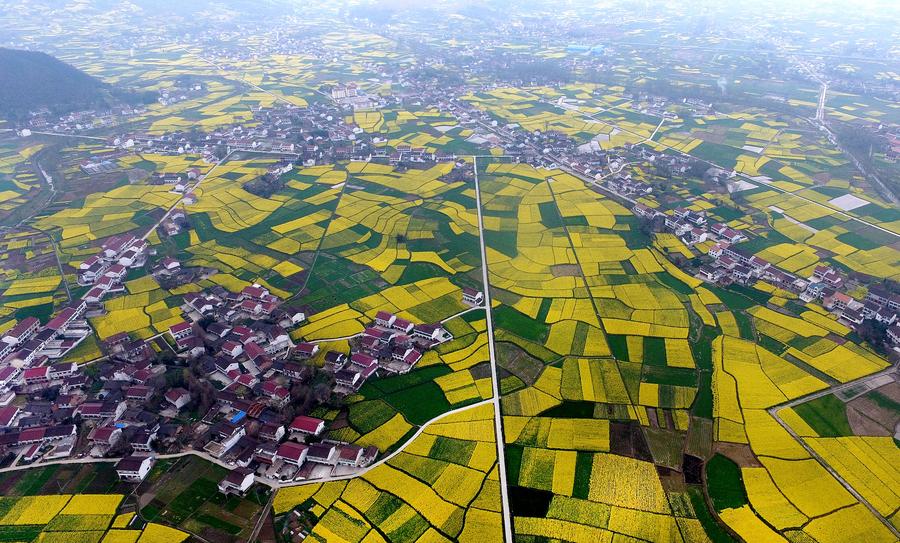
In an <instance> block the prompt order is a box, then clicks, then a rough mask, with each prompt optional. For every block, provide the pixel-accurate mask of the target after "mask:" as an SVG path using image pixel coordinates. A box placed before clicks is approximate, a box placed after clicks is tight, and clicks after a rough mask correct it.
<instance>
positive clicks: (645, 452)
mask: <svg viewBox="0 0 900 543" xmlns="http://www.w3.org/2000/svg"><path fill="white" fill-rule="evenodd" d="M609 452H611V453H613V454H618V455H621V456H628V457H630V458H636V459H638V460H644V461H645V462H653V457H652V456H651V455H650V447H649V446H648V445H647V441H646V439H644V432H642V431H641V427H640V426H639V425H638V424H636V423H635V422H634V421H631V422H611V423H610V425H609Z"/></svg>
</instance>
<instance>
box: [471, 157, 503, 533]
mask: <svg viewBox="0 0 900 543" xmlns="http://www.w3.org/2000/svg"><path fill="white" fill-rule="evenodd" d="M472 167H473V168H474V170H475V206H476V208H477V210H478V243H479V245H480V246H481V272H482V289H483V292H484V310H485V313H486V315H485V317H486V321H487V335H488V353H489V355H490V359H491V385H492V386H493V389H494V396H493V398H491V403H493V404H494V436H495V440H494V441H496V442H497V462H498V463H499V469H498V470H497V471H498V473H499V474H500V502H501V505H502V507H503V509H502V512H503V514H502V517H503V534H504V541H507V542H508V543H511V542H512V541H513V536H512V511H510V509H509V494H508V493H507V489H506V454H505V452H506V451H505V449H504V446H503V445H504V439H503V418H502V416H501V413H500V378H499V376H498V375H497V373H498V372H497V356H496V353H495V352H494V322H493V321H494V318H493V316H492V315H491V284H490V281H489V280H488V259H487V249H486V248H485V245H484V217H483V216H482V213H481V209H482V207H481V185H479V182H478V159H477V158H473V159H472Z"/></svg>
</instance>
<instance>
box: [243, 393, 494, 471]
mask: <svg viewBox="0 0 900 543" xmlns="http://www.w3.org/2000/svg"><path fill="white" fill-rule="evenodd" d="M493 403H495V401H494V398H491V399H489V400H482V401H480V402H478V403H473V404H470V405H466V406H464V407H459V408H457V409H454V410H452V411H447V412H446V413H443V414H441V415H438V416H437V417H435V418H433V419H431V420H429V421H428V422H426V423H425V424H423V425H422V426H420V427H419V429H418V430H416V433H414V434H413V435H412V437H411V438H409V439H408V440H407V441H406V442H405V443H403V444H402V445H401V446H400V447H399V448H398V449H397V450H396V451H394V452H392V453H391V454H389V455H387V456H385V457H384V458H382V459H381V460H379V461H378V462H375V463H373V464H371V465H369V466H366V467H364V468H362V469H360V470H358V471H355V472H353V473H348V474H347V475H333V476H329V477H321V478H319V479H309V480H306V481H284V482H281V481H271V480H269V479H264V480H260V479H259V478H258V477H257V479H256V480H257V481H260V482H262V483H263V484H267V485H268V486H270V487H272V488H288V487H292V486H303V485H314V484H318V483H330V482H332V481H346V480H347V479H354V478H356V477H360V476H362V475H365V474H366V473H368V472H370V471H372V470H373V469H375V468H377V467H378V466H380V465H381V464H384V463H385V462H387V461H389V460H390V459H391V458H393V457H395V456H397V455H398V454H400V453H401V452H403V450H404V449H406V447H408V446H409V444H410V443H412V442H413V441H415V440H416V438H417V437H419V436H420V435H422V432H424V431H425V430H426V429H427V428H428V426H429V425H431V424H434V423H436V422H439V421H440V420H441V419H444V418H447V417H449V416H450V415H453V414H455V413H459V412H461V411H467V410H469V409H474V408H476V407H479V406H482V405H486V404H493ZM499 471H500V472H503V470H502V469H500V470H499Z"/></svg>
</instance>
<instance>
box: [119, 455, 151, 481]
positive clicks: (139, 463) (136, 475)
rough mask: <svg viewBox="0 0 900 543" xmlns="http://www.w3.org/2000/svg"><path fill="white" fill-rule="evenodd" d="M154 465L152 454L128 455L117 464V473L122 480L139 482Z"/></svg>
mask: <svg viewBox="0 0 900 543" xmlns="http://www.w3.org/2000/svg"><path fill="white" fill-rule="evenodd" d="M152 467H153V457H152V456H126V457H125V458H123V459H121V460H119V462H118V463H117V464H116V473H117V474H118V475H119V479H120V480H122V481H128V482H131V483H139V482H141V481H143V480H144V478H145V477H147V474H148V473H150V468H152Z"/></svg>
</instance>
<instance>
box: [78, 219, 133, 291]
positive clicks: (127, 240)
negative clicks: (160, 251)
mask: <svg viewBox="0 0 900 543" xmlns="http://www.w3.org/2000/svg"><path fill="white" fill-rule="evenodd" d="M147 247H148V244H147V241H146V240H143V239H141V238H138V237H137V236H134V235H133V234H122V235H118V236H112V237H111V238H109V239H107V240H106V241H105V242H104V243H103V245H102V246H101V247H100V252H99V253H97V254H94V255H92V256H90V257H88V258H87V259H86V260H85V261H84V262H82V263H81V264H79V266H78V274H77V276H78V279H77V280H78V284H79V285H80V286H91V287H92V288H91V289H90V290H88V291H87V293H86V294H85V295H84V298H83V300H84V301H85V302H86V303H88V304H98V303H100V301H101V300H102V299H103V297H104V296H106V295H107V294H109V293H117V292H123V291H124V290H125V287H124V285H123V283H124V281H125V277H126V276H127V275H128V270H130V269H135V268H140V267H143V266H144V264H145V263H146V262H147Z"/></svg>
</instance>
